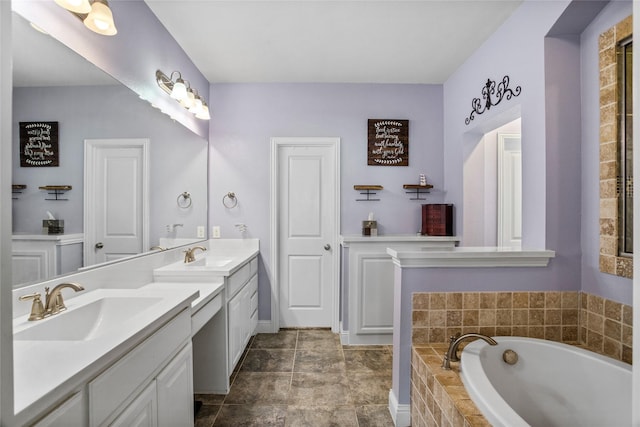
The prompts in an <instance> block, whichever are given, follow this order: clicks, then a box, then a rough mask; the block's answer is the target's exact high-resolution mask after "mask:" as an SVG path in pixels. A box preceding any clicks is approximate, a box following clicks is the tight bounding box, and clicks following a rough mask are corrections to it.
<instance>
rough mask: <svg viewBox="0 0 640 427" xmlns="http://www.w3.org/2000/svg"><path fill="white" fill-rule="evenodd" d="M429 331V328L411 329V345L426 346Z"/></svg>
mask: <svg viewBox="0 0 640 427" xmlns="http://www.w3.org/2000/svg"><path fill="white" fill-rule="evenodd" d="M430 331H431V330H430V329H429V328H412V329H411V343H412V344H413V345H419V344H428V343H429V332H430Z"/></svg>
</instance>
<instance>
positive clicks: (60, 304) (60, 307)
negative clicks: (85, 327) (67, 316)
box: [44, 287, 67, 314]
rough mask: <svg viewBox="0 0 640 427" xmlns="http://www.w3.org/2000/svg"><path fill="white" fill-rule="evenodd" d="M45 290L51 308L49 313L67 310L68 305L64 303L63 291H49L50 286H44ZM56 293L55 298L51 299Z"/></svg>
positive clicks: (48, 305)
mask: <svg viewBox="0 0 640 427" xmlns="http://www.w3.org/2000/svg"><path fill="white" fill-rule="evenodd" d="M44 292H45V300H46V301H47V308H48V309H49V314H57V313H60V312H61V311H65V310H66V309H67V307H66V306H65V305H64V299H62V293H60V292H51V293H49V287H46V288H44ZM54 293H55V294H56V295H55V298H56V299H55V300H54V301H50V300H49V299H50V298H51V295H52V294H54Z"/></svg>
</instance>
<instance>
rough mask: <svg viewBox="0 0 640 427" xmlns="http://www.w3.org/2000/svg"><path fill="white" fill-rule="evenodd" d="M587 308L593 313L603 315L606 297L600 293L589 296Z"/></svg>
mask: <svg viewBox="0 0 640 427" xmlns="http://www.w3.org/2000/svg"><path fill="white" fill-rule="evenodd" d="M587 310H589V312H591V313H595V314H599V315H603V314H604V299H603V298H602V297H599V296H598V295H591V294H589V295H588V296H587Z"/></svg>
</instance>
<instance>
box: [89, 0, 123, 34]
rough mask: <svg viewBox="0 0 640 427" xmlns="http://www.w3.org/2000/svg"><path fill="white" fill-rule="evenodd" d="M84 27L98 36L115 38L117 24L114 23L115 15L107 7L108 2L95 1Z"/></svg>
mask: <svg viewBox="0 0 640 427" xmlns="http://www.w3.org/2000/svg"><path fill="white" fill-rule="evenodd" d="M84 25H85V26H86V27H87V28H88V29H90V30H91V31H94V32H96V33H98V34H102V35H104V36H113V35H115V34H116V33H117V32H118V30H116V24H115V23H114V22H113V13H111V9H109V6H108V5H107V3H106V1H104V2H103V0H94V2H93V4H92V5H91V12H89V14H88V15H87V17H86V18H85V19H84Z"/></svg>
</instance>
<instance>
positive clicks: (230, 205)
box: [222, 191, 238, 209]
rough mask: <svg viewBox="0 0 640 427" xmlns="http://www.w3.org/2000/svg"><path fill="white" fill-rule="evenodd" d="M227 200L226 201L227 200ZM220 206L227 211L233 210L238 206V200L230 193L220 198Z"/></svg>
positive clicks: (234, 194)
mask: <svg viewBox="0 0 640 427" xmlns="http://www.w3.org/2000/svg"><path fill="white" fill-rule="evenodd" d="M227 199H228V200H227ZM222 204H223V205H224V207H225V208H227V209H233V208H235V207H236V205H237V204H238V198H237V197H236V193H234V192H232V191H230V192H228V193H227V194H225V195H224V197H223V198H222Z"/></svg>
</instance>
